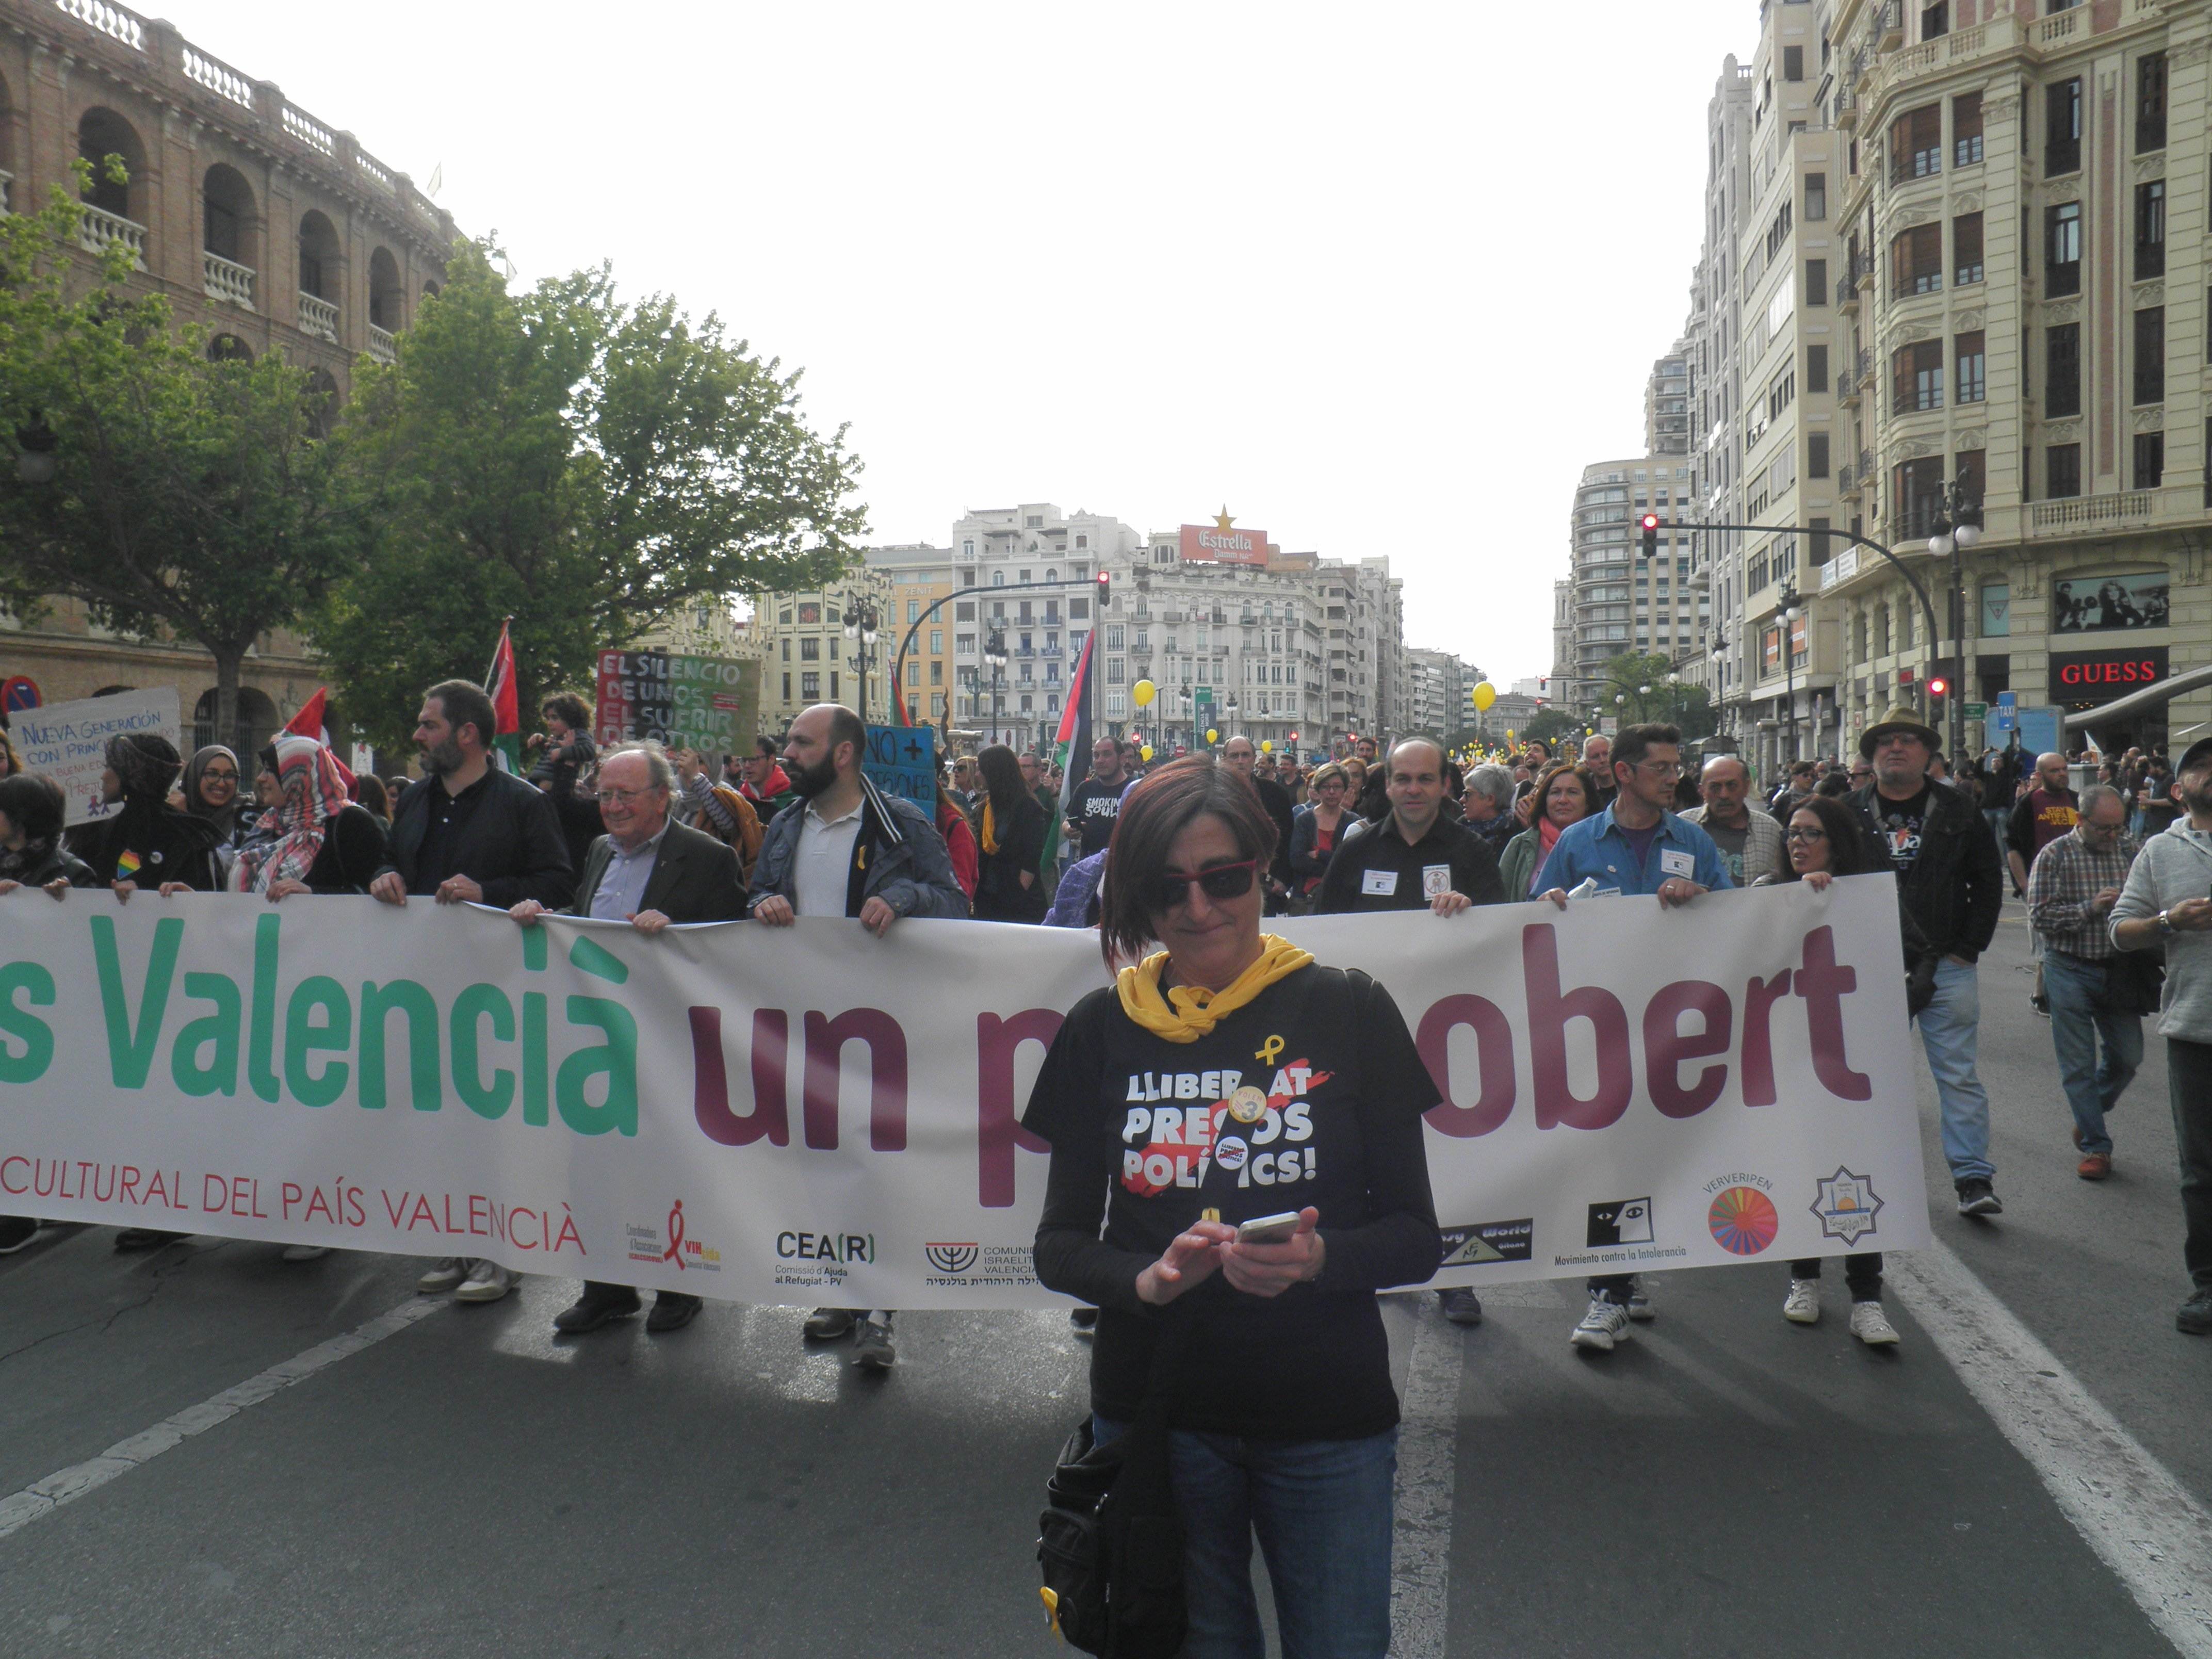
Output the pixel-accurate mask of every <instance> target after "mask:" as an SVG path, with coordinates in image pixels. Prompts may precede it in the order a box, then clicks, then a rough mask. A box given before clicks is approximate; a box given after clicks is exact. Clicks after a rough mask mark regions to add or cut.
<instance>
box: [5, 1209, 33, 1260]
mask: <svg viewBox="0 0 2212 1659" xmlns="http://www.w3.org/2000/svg"><path fill="white" fill-rule="evenodd" d="M38 1236H39V1224H38V1223H37V1222H36V1221H34V1220H33V1219H32V1218H30V1217H29V1216H27V1215H0V1255H15V1252H16V1251H18V1250H20V1249H23V1247H24V1246H26V1245H27V1244H28V1243H30V1242H31V1241H32V1240H33V1239H34V1238H36V1237H38Z"/></svg>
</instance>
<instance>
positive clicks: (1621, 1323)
mask: <svg viewBox="0 0 2212 1659" xmlns="http://www.w3.org/2000/svg"><path fill="white" fill-rule="evenodd" d="M1628 1334H1629V1329H1628V1310H1627V1309H1626V1308H1624V1307H1622V1306H1621V1305H1620V1304H1619V1303H1618V1302H1607V1300H1606V1299H1605V1298H1604V1297H1594V1298H1592V1300H1591V1302H1590V1304H1589V1312H1588V1313H1586V1314H1584V1315H1583V1322H1582V1323H1581V1324H1579V1325H1577V1326H1576V1327H1575V1328H1574V1330H1573V1331H1572V1332H1571V1334H1569V1336H1568V1338H1567V1340H1568V1341H1570V1342H1571V1343H1573V1344H1574V1345H1575V1346H1577V1348H1595V1349H1596V1350H1598V1352H1601V1353H1611V1352H1613V1344H1614V1343H1616V1342H1618V1341H1620V1340H1621V1339H1623V1338H1624V1337H1626V1336H1627V1335H1628Z"/></svg>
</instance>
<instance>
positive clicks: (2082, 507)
mask: <svg viewBox="0 0 2212 1659" xmlns="http://www.w3.org/2000/svg"><path fill="white" fill-rule="evenodd" d="M2060 15H2062V16H2063V15H2065V14H2063V13H2061V14H2060ZM2157 502H2158V492H2157V491H2156V490H2154V489H2123V490H2118V491H2116V492H2114V493H2113V494H2112V495H2075V496H2073V497H2070V498H2069V499H2068V500H2065V501H2033V502H2031V503H2030V504H2029V506H2028V509H2027V524H2028V528H2029V530H2030V531H2032V532H2033V531H2044V530H2075V529H2079V528H2081V527H2083V526H2088V525H2100V524H2113V523H2117V522H2118V521H2119V520H2124V519H2148V517H2150V515H2151V512H2152V509H2153V508H2154V507H2155V506H2156V505H2157Z"/></svg>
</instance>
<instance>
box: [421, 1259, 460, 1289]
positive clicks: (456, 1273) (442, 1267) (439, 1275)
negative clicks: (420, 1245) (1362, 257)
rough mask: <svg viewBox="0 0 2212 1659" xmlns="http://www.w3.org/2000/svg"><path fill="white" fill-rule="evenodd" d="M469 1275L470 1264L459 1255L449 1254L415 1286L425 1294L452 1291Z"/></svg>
mask: <svg viewBox="0 0 2212 1659" xmlns="http://www.w3.org/2000/svg"><path fill="white" fill-rule="evenodd" d="M468 1276H469V1264H468V1263H467V1262H465V1261H462V1260H461V1259H460V1257H459V1256H457V1255H449V1256H447V1258H446V1259H445V1260H444V1261H441V1262H440V1263H439V1264H438V1265H437V1266H436V1267H433V1268H431V1269H430V1271H429V1272H428V1273H424V1274H423V1275H422V1278H420V1279H416V1281H415V1288H416V1290H418V1291H421V1292H422V1294H423V1295H424V1296H435V1295H437V1294H438V1292H439V1291H450V1290H452V1289H453V1286H454V1285H458V1284H459V1283H460V1282H461V1281H462V1280H463V1279H466V1278H467V1277H468Z"/></svg>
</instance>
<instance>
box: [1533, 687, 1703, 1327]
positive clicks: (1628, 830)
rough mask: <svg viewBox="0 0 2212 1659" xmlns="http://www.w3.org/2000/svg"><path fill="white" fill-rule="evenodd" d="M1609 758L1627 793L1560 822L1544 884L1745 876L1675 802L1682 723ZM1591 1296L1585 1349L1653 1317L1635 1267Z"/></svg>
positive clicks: (1652, 731) (1561, 892) (1678, 884)
mask: <svg viewBox="0 0 2212 1659" xmlns="http://www.w3.org/2000/svg"><path fill="white" fill-rule="evenodd" d="M1593 741H1595V740H1593ZM1585 752H1587V750H1585ZM1607 760H1608V762H1609V763H1610V764H1611V766H1612V768H1613V778H1612V781H1613V784H1614V785H1615V786H1616V787H1617V789H1618V791H1619V793H1617V794H1615V795H1614V797H1613V801H1612V804H1611V805H1607V807H1605V808H1604V809H1603V810H1602V811H1600V812H1599V813H1598V814H1597V815H1596V816H1595V817H1587V818H1584V819H1583V821H1582V822H1581V823H1571V824H1569V825H1568V826H1567V827H1566V829H1564V830H1562V831H1560V833H1559V840H1558V841H1557V842H1554V843H1553V847H1552V856H1551V857H1550V858H1548V859H1547V860H1545V861H1544V868H1543V872H1542V873H1541V875H1539V876H1538V877H1537V878H1536V890H1537V891H1538V892H1539V893H1541V894H1542V896H1544V897H1546V898H1547V899H1549V900H1551V901H1552V902H1553V903H1554V904H1556V905H1558V906H1559V908H1561V909H1565V908H1566V903H1567V895H1568V894H1569V893H1570V892H1571V891H1572V890H1574V889H1575V888H1577V887H1579V886H1580V885H1582V884H1583V882H1584V881H1593V882H1595V884H1596V894H1595V895H1593V896H1598V895H1605V894H1623V895H1626V894H1639V895H1645V896H1653V897H1656V898H1657V899H1658V901H1659V902H1660V903H1661V904H1662V905H1675V904H1687V903H1689V902H1690V901H1691V900H1692V899H1694V898H1696V897H1697V896H1699V894H1700V893H1708V892H1711V891H1712V890H1714V889H1716V888H1726V887H1733V886H1735V883H1734V882H1732V881H1730V880H1729V872H1728V863H1727V861H1726V860H1724V859H1723V858H1722V857H1721V849H1720V848H1718V847H1716V846H1715V845H1714V844H1713V838H1712V837H1711V836H1709V835H1707V834H1706V833H1705V831H1704V830H1703V829H1699V827H1698V826H1697V825H1696V824H1694V823H1689V822H1687V821H1686V819H1683V818H1680V817H1676V816H1675V815H1674V813H1673V812H1672V811H1669V810H1668V808H1669V807H1670V805H1672V803H1673V801H1674V783H1675V781H1676V780H1677V779H1678V778H1680V776H1681V775H1682V733H1681V732H1680V730H1679V729H1677V728H1676V727H1674V726H1659V725H1648V726H1630V727H1628V728H1627V729H1626V731H1624V732H1621V733H1620V736H1618V737H1617V738H1614V739H1613V749H1612V752H1611V754H1610V755H1609V756H1608V757H1607ZM1589 1297H1590V1303H1589V1311H1588V1312H1587V1313H1585V1314H1584V1315H1583V1320H1582V1323H1580V1324H1579V1325H1577V1326H1576V1327H1575V1328H1574V1332H1573V1334H1572V1336H1571V1338H1570V1340H1571V1341H1572V1342H1573V1343H1574V1345H1575V1346H1577V1347H1578V1348H1595V1349H1596V1350H1597V1351H1598V1352H1601V1353H1603V1352H1610V1351H1611V1350H1612V1348H1613V1344H1614V1343H1615V1342H1617V1341H1619V1340H1620V1338H1622V1337H1623V1336H1626V1334H1628V1322H1629V1321H1630V1320H1631V1319H1649V1318H1650V1317H1651V1308H1650V1304H1649V1303H1648V1302H1647V1301H1645V1300H1644V1298H1643V1297H1641V1296H1640V1295H1638V1293H1637V1290H1636V1276H1635V1275H1634V1274H1633V1273H1607V1274H1601V1275H1599V1276H1598V1277H1596V1278H1594V1279H1591V1280H1590V1281H1589Z"/></svg>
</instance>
